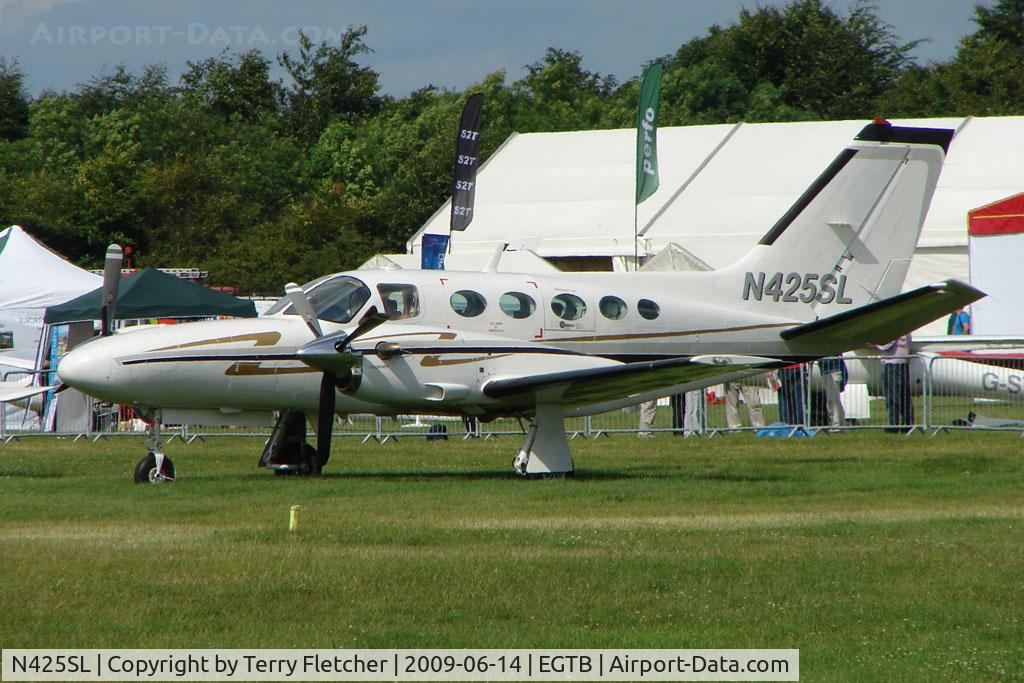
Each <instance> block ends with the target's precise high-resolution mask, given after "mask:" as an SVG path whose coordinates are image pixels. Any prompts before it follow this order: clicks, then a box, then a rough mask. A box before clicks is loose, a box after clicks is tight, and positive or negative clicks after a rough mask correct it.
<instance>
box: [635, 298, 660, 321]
mask: <svg viewBox="0 0 1024 683" xmlns="http://www.w3.org/2000/svg"><path fill="white" fill-rule="evenodd" d="M636 310H637V312H638V313H639V314H640V316H641V317H643V318H645V319H647V320H654V319H655V318H657V317H658V316H659V315H661V306H659V305H658V304H656V303H654V302H653V301H651V300H650V299H640V301H638V302H637V304H636Z"/></svg>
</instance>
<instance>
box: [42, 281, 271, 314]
mask: <svg viewBox="0 0 1024 683" xmlns="http://www.w3.org/2000/svg"><path fill="white" fill-rule="evenodd" d="M102 302H103V288H102V287H100V288H99V289H94V290H93V291H91V292H88V293H86V294H83V295H82V296H79V297H76V298H74V299H72V300H71V301H65V302H64V303H62V304H59V305H57V306H50V307H48V308H47V309H46V315H45V317H44V321H45V322H46V324H47V325H56V324H59V323H70V322H77V321H79V320H98V319H99V317H100V308H101V306H102ZM114 313H115V315H114V317H115V318H117V319H118V320H134V319H137V318H195V317H205V316H214V315H229V316H234V317H237V318H255V317H256V306H255V304H253V302H251V301H247V300H245V299H239V298H238V297H235V296H231V295H230V294H224V293H222V292H217V291H214V290H212V289H210V288H209V287H204V286H203V285H197V284H196V283H194V282H190V281H188V280H182V279H181V278H178V277H175V276H174V275H168V274H167V273H164V272H163V271H160V270H156V269H154V268H146V269H144V270H140V271H136V272H134V273H132V274H131V275H129V276H128V277H126V278H123V279H122V280H121V283H120V286H119V287H118V293H117V306H116V309H115V312H114Z"/></svg>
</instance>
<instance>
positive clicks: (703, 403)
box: [0, 354, 1024, 444]
mask: <svg viewBox="0 0 1024 683" xmlns="http://www.w3.org/2000/svg"><path fill="white" fill-rule="evenodd" d="M840 361H841V363H840ZM843 366H845V371H844V370H843V369H842V368H843ZM680 396H684V395H680ZM687 403H689V404H690V411H689V412H688V413H687V411H686V410H685V408H684V405H685V404H687ZM643 412H644V411H643V410H641V408H640V406H630V407H627V408H623V409H620V410H615V411H611V412H608V413H602V414H600V415H592V416H587V417H576V418H569V419H567V420H566V432H567V433H568V435H569V436H570V437H571V438H595V439H596V438H601V437H609V436H613V435H617V434H626V435H640V436H644V435H647V434H650V435H657V434H670V433H674V434H678V435H681V436H684V437H700V436H703V437H714V436H718V435H727V434H731V433H743V432H754V433H760V434H768V435H772V436H794V435H803V434H815V433H818V432H820V431H829V432H831V431H853V430H865V429H885V430H890V431H896V432H902V433H907V434H911V433H915V432H926V431H927V432H930V433H932V434H938V433H942V432H944V431H949V430H967V429H975V430H996V431H1018V432H1021V433H1022V435H1024V359H1019V358H1014V357H1012V356H1007V355H1005V354H1003V355H1001V354H992V355H983V354H969V355H965V354H959V355H937V354H918V355H914V356H907V357H899V358H883V357H880V356H859V355H858V356H846V357H842V358H833V359H822V360H821V361H816V362H814V363H807V364H803V365H794V366H790V367H787V368H782V369H780V370H776V371H774V372H772V373H767V374H763V375H758V376H755V377H752V378H748V379H745V380H743V381H742V382H739V383H734V384H732V385H718V386H715V387H710V388H709V389H707V390H706V391H695V392H688V393H687V394H685V397H684V398H683V399H681V400H680V399H675V400H674V399H673V398H664V399H661V400H659V401H657V405H656V408H655V410H654V419H653V423H648V424H642V423H641V416H642V414H643ZM30 413H31V411H27V410H22V411H21V412H20V414H19V413H18V411H17V410H13V411H12V410H10V409H6V408H5V409H4V410H0V444H2V443H7V442H9V441H11V440H16V439H22V438H30V437H34V436H63V437H66V438H74V439H93V440H98V439H107V438H114V437H119V436H142V435H144V434H145V430H146V427H145V425H144V424H143V423H142V422H141V421H138V420H125V419H119V418H121V417H123V416H122V415H120V414H119V413H118V411H117V410H116V408H115V407H112V406H109V405H107V404H102V403H98V402H95V401H90V402H89V407H88V417H87V419H84V423H85V425H84V426H83V427H81V428H78V429H72V430H64V431H50V430H42V429H40V428H39V426H38V423H39V422H41V420H40V419H39V418H38V416H37V417H36V419H35V420H31V419H28V418H27V417H26V416H27V415H29V414H30ZM647 415H648V417H649V416H650V411H649V410H648V412H647ZM527 427H528V424H527V423H526V421H525V420H524V421H520V420H517V419H513V418H500V419H497V420H494V421H492V422H479V421H465V420H463V419H461V418H458V417H451V416H437V415H420V416H416V415H403V416H396V417H376V416H373V415H348V416H345V417H344V418H339V420H338V421H337V422H336V424H335V429H334V436H335V437H338V438H357V439H359V440H360V441H361V442H362V443H370V442H373V443H387V442H389V441H393V440H401V439H404V438H407V437H417V438H435V439H439V438H449V439H472V438H482V439H490V438H495V437H501V436H521V435H522V434H523V433H524V431H525V429H526V428H527ZM310 434H312V431H311V430H310ZM269 435H270V427H269V424H268V426H262V427H240V426H234V427H223V428H210V427H199V426H193V425H165V427H164V430H163V436H164V438H165V439H166V440H168V441H175V440H179V439H180V440H181V441H183V442H185V443H192V442H193V441H195V440H197V439H199V440H203V439H208V438H220V437H253V438H262V439H266V438H268V437H269Z"/></svg>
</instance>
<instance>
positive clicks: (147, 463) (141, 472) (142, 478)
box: [135, 453, 175, 484]
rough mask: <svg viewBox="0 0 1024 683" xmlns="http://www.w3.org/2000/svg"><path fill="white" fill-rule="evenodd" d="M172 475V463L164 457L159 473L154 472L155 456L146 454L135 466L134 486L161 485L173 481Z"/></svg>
mask: <svg viewBox="0 0 1024 683" xmlns="http://www.w3.org/2000/svg"><path fill="white" fill-rule="evenodd" d="M174 474H175V473H174V463H173V462H171V459H170V458H168V457H167V456H166V455H165V456H164V462H163V467H162V468H161V469H160V472H157V471H156V456H155V455H154V454H153V453H147V454H146V456H145V457H144V458H142V460H139V462H138V463H137V464H136V465H135V483H136V484H162V483H164V482H165V481H174Z"/></svg>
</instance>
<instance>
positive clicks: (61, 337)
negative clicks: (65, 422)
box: [43, 325, 68, 432]
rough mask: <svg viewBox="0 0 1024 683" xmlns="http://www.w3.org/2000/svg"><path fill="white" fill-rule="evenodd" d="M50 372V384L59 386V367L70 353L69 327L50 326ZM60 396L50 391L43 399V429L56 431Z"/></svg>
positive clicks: (48, 376)
mask: <svg viewBox="0 0 1024 683" xmlns="http://www.w3.org/2000/svg"><path fill="white" fill-rule="evenodd" d="M48 327H49V332H50V365H49V369H50V372H49V373H48V374H47V377H46V382H47V383H48V384H57V366H58V365H60V361H61V359H62V358H63V357H64V355H65V354H67V352H68V326H67V325H50V326H48ZM59 399H60V396H58V395H57V390H56V389H50V390H49V391H47V392H46V394H45V396H44V398H43V429H44V430H46V431H51V432H52V431H54V430H55V429H56V428H57V402H58V400H59Z"/></svg>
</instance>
